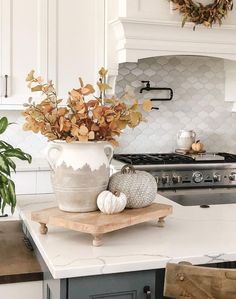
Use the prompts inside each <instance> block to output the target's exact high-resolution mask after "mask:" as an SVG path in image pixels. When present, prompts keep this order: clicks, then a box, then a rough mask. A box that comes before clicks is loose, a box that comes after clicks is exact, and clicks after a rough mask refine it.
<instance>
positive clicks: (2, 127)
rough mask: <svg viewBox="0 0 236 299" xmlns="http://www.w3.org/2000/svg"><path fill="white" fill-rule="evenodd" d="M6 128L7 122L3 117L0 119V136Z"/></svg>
mask: <svg viewBox="0 0 236 299" xmlns="http://www.w3.org/2000/svg"><path fill="white" fill-rule="evenodd" d="M7 126H8V120H7V118H6V117H5V116H4V117H2V118H1V119H0V134H2V133H3V132H5V130H6V128H7Z"/></svg>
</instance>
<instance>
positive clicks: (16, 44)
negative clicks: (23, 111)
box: [0, 0, 40, 109]
mask: <svg viewBox="0 0 236 299" xmlns="http://www.w3.org/2000/svg"><path fill="white" fill-rule="evenodd" d="M39 11H40V9H39V1H36V0H21V1H19V0H1V16H0V17H1V20H0V21H1V26H2V28H1V29H2V30H1V32H2V36H1V44H0V48H1V49H0V53H1V61H2V67H1V104H2V107H1V108H9V109H11V108H12V109H14V107H16V108H20V107H22V103H24V102H26V101H27V99H28V97H29V90H28V88H27V86H26V82H25V77H26V75H27V73H28V72H29V71H30V70H31V69H32V68H35V69H36V70H38V69H39V67H40V55H39V54H40V53H39V52H40V39H39V18H40V14H39Z"/></svg>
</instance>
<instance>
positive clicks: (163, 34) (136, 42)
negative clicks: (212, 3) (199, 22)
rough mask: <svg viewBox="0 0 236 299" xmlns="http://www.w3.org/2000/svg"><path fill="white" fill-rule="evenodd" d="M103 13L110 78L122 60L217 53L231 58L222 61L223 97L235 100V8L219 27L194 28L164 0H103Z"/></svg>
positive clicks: (214, 55) (214, 54)
mask: <svg viewBox="0 0 236 299" xmlns="http://www.w3.org/2000/svg"><path fill="white" fill-rule="evenodd" d="M201 2H202V3H205V2H206V0H205V2H204V0H202V1H201ZM208 2H209V1H208ZM107 16H108V18H107V19H108V22H107V36H108V39H107V66H108V68H109V70H110V74H111V75H112V77H113V81H115V76H116V75H117V72H118V66H119V64H120V63H124V62H137V61H138V60H139V59H142V58H147V57H155V56H165V55H203V56H209V57H218V58H223V59H227V60H230V61H231V62H230V63H228V64H227V63H226V65H225V71H226V77H227V84H226V87H227V91H226V100H228V101H236V84H235V82H236V8H234V9H233V11H232V12H230V13H229V16H228V18H227V19H226V20H225V21H224V24H223V25H222V26H221V27H220V26H214V27H213V28H210V29H208V28H205V27H203V26H198V27H197V28H196V30H195V31H193V24H186V25H185V27H184V28H182V27H181V16H180V15H179V14H178V13H177V12H174V13H173V10H172V9H171V7H170V4H169V2H168V1H167V0H107ZM154 17H155V18H154Z"/></svg>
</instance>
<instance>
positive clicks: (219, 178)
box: [213, 173, 221, 182]
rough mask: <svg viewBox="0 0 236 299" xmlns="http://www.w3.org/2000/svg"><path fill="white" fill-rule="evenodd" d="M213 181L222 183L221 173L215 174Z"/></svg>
mask: <svg viewBox="0 0 236 299" xmlns="http://www.w3.org/2000/svg"><path fill="white" fill-rule="evenodd" d="M213 181H214V182H220V181H221V175H220V174H219V173H215V174H214V175H213Z"/></svg>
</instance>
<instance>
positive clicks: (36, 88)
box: [31, 85, 42, 92]
mask: <svg viewBox="0 0 236 299" xmlns="http://www.w3.org/2000/svg"><path fill="white" fill-rule="evenodd" d="M31 91H32V92H35V91H42V86H41V85H36V86H34V87H31Z"/></svg>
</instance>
